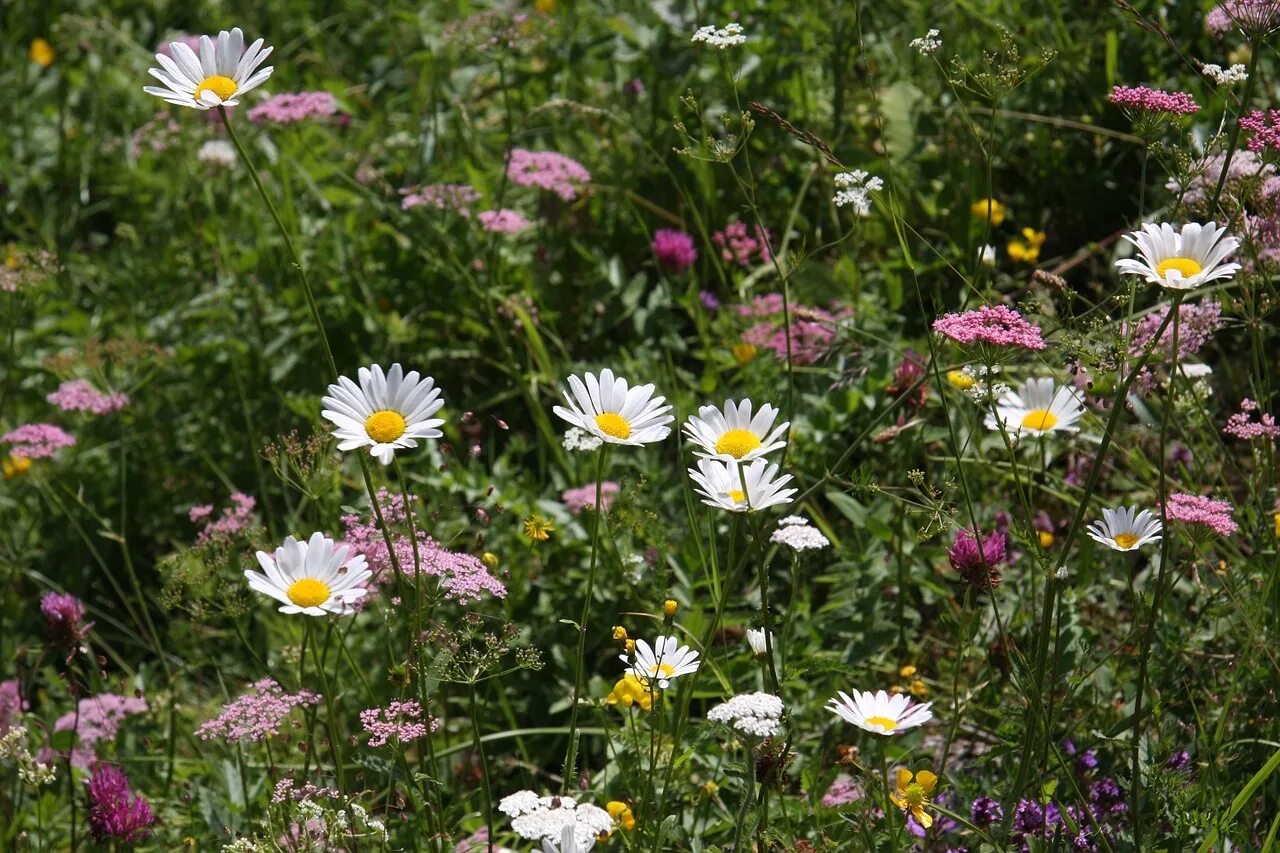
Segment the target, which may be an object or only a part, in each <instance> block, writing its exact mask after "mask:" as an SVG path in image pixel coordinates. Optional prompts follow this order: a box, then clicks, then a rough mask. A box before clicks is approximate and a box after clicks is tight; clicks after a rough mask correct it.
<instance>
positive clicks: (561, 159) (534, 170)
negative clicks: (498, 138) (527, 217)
mask: <svg viewBox="0 0 1280 853" xmlns="http://www.w3.org/2000/svg"><path fill="white" fill-rule="evenodd" d="M507 178H508V179H509V180H510V181H511V183H513V184H515V185H516V186H518V187H536V188H538V189H543V190H546V191H548V192H553V193H555V194H556V195H558V196H560V198H562V199H564V200H565V201H573V200H574V199H575V198H577V197H578V189H579V188H580V186H581V185H582V184H587V183H590V182H591V173H590V172H588V171H587V170H586V169H585V168H583V166H582V164H581V163H579V162H578V161H577V160H574V159H573V158H572V157H566V156H564V155H563V154H557V153H556V152H555V151H530V150H528V149H527V148H513V149H512V150H511V154H510V155H509V156H508V157H507Z"/></svg>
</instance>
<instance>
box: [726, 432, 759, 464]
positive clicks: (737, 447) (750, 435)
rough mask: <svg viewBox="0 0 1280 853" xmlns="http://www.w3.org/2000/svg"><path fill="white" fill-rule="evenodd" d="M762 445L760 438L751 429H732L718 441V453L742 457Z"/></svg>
mask: <svg viewBox="0 0 1280 853" xmlns="http://www.w3.org/2000/svg"><path fill="white" fill-rule="evenodd" d="M759 446H760V439H759V438H757V437H756V434H755V433H754V432H752V431H751V430H749V429H731V430H729V431H728V432H726V433H725V434H724V435H722V436H720V440H719V441H717V442H716V453H727V454H729V455H730V456H732V457H733V458H734V459H741V458H742V457H744V456H746V455H747V454H748V453H750V452H751V451H753V450H755V449H756V448H757V447H759Z"/></svg>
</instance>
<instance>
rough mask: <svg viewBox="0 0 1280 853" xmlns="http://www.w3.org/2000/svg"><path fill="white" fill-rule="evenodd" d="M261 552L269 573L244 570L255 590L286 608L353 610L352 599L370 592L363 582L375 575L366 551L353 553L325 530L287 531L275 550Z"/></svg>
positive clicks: (320, 611)
mask: <svg viewBox="0 0 1280 853" xmlns="http://www.w3.org/2000/svg"><path fill="white" fill-rule="evenodd" d="M257 557H258V564H259V565H261V566H262V570H263V572H266V574H263V573H262V572H255V571H253V570H251V569H246V570H245V573H244V576H245V577H246V578H247V579H248V580H249V586H250V587H251V588H252V589H253V590H254V591H255V592H260V593H262V594H263V595H269V596H271V597H272V598H274V599H275V600H276V601H279V602H281V603H282V604H283V605H284V606H283V607H281V608H280V612H281V613H290V614H292V613H305V614H307V615H308V616H323V615H324V614H326V613H335V614H337V615H339V616H342V615H344V614H347V613H350V612H352V609H353V608H352V606H351V605H352V603H353V602H356V601H359V600H360V599H361V598H364V596H365V593H366V590H365V588H364V586H363V584H364V583H365V582H366V581H368V580H369V578H370V577H372V576H373V572H371V571H370V570H369V568H368V566H366V565H365V561H364V557H363V556H361V555H359V554H356V555H355V556H352V555H351V549H350V548H348V547H347V546H346V545H335V544H334V541H333V540H332V539H330V538H329V537H328V536H325V535H324V534H323V533H313V534H311V539H310V541H307V542H299V541H298V540H297V539H294V538H293V537H292V536H288V537H285V540H284V544H283V545H281V546H280V547H279V548H277V549H276V552H275V555H274V556H273V555H271V554H268V553H267V552H266V551H259V552H258V554H257Z"/></svg>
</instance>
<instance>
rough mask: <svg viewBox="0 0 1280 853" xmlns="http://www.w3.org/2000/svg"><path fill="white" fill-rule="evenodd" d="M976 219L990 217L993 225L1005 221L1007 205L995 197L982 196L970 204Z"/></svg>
mask: <svg viewBox="0 0 1280 853" xmlns="http://www.w3.org/2000/svg"><path fill="white" fill-rule="evenodd" d="M969 212H970V213H972V214H973V218H974V219H989V220H990V221H991V224H992V225H996V226H998V225H999V224H1000V223H1001V222H1004V214H1005V207H1004V205H1003V204H1001V203H1000V202H998V201H996V200H995V199H994V198H980V199H978V200H977V201H975V202H974V203H973V204H971V205H970V206H969Z"/></svg>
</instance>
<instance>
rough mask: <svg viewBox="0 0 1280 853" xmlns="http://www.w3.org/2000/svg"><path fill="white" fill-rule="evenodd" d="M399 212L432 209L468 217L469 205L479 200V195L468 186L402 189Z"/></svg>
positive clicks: (451, 185) (437, 185) (432, 186)
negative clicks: (420, 208) (418, 208)
mask: <svg viewBox="0 0 1280 853" xmlns="http://www.w3.org/2000/svg"><path fill="white" fill-rule="evenodd" d="M400 195H402V196H404V199H403V200H402V201H401V202H400V209H401V210H411V209H413V208H415V207H434V208H435V209H436V210H452V211H454V212H455V213H457V214H458V215H460V216H464V217H470V216H471V208H470V205H471V204H472V203H473V202H477V201H479V200H480V193H478V192H476V190H475V188H474V187H472V186H471V185H470V184H424V185H422V186H416V187H402V188H401V189H400Z"/></svg>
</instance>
